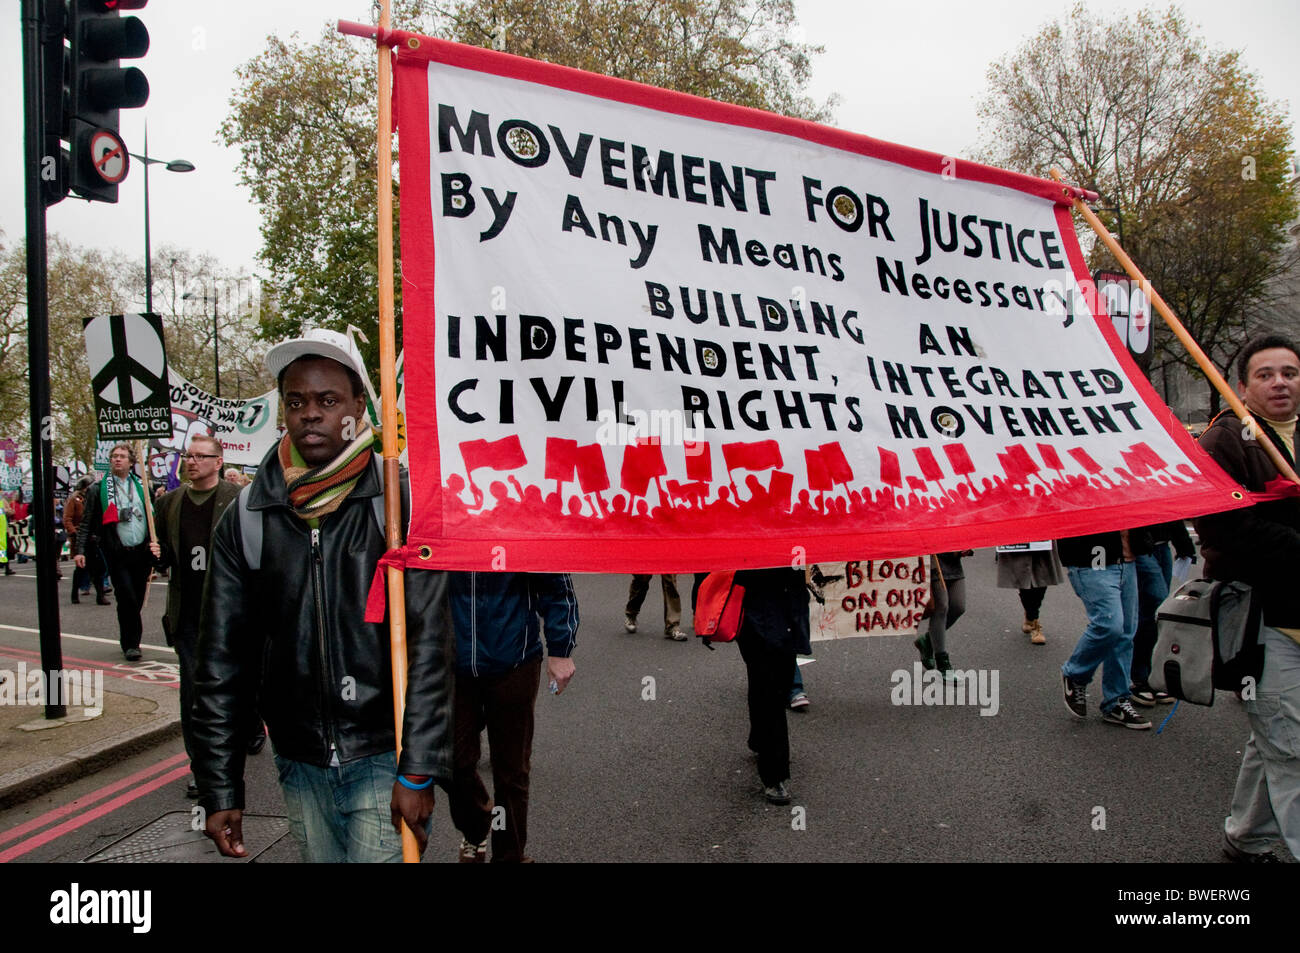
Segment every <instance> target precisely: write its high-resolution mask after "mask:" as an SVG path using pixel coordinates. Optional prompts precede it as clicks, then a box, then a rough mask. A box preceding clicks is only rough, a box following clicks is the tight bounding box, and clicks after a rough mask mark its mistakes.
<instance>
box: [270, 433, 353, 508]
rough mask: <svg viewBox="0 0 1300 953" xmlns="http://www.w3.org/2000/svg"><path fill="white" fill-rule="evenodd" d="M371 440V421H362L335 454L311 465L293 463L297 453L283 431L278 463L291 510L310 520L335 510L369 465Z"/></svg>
mask: <svg viewBox="0 0 1300 953" xmlns="http://www.w3.org/2000/svg"><path fill="white" fill-rule="evenodd" d="M374 441H375V433H374V431H373V430H371V429H370V424H369V423H368V422H363V423H362V427H361V430H360V431H359V432H358V433H357V436H356V438H355V439H353V441H352V442H351V443H349V444H348V445H347V446H345V447H344V448H343V449H342V451H340V452H339V455H338V456H337V457H335V458H334V459H333V460H331V461H330V462H329V463H326V464H324V465H322V466H319V467H315V468H313V467H307V466H302V465H300V464H296V463H295V461H294V458H295V457H297V454H296V453H295V452H294V451H293V447H292V444H290V442H289V435H288V434H285V435H284V438H283V439H282V440H281V441H280V451H279V453H280V466H281V467H282V468H283V469H284V482H285V487H286V488H287V489H288V492H289V504H290V505H291V506H292V507H293V511H294V513H295V514H296V515H297V516H299V517H300V518H302V519H305V520H311V519H319V518H320V517H322V516H325V515H326V514H328V513H333V512H334V511H335V510H336V509H338V508H339V505H340V504H341V503H342V502H343V501H344V500H345V499H346V498H347V495H348V494H349V493H351V492H352V488H353V487H354V486H356V485H357V480H359V479H360V478H361V474H362V473H364V472H365V470H366V467H368V466H370V458H371V456H372V455H373V450H372V447H373V445H374ZM298 459H299V460H301V459H302V458H301V457H298Z"/></svg>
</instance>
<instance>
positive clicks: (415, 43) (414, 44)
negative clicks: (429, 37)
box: [406, 36, 420, 50]
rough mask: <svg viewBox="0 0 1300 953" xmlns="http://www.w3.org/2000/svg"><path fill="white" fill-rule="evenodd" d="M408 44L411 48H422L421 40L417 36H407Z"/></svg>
mask: <svg viewBox="0 0 1300 953" xmlns="http://www.w3.org/2000/svg"><path fill="white" fill-rule="evenodd" d="M406 45H407V46H409V47H410V48H411V49H413V50H418V49H419V48H420V41H419V39H418V38H417V37H414V36H411V37H407V38H406Z"/></svg>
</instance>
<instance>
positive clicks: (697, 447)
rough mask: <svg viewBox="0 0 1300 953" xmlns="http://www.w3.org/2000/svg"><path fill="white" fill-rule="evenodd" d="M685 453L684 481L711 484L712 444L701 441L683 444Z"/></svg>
mask: <svg viewBox="0 0 1300 953" xmlns="http://www.w3.org/2000/svg"><path fill="white" fill-rule="evenodd" d="M682 448H683V449H684V450H685V452H686V479H688V480H696V481H702V482H704V483H711V482H712V481H713V450H712V449H711V448H712V444H710V443H708V441H705V440H701V441H698V442H696V443H690V442H687V443H683V444H682Z"/></svg>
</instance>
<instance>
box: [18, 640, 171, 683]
mask: <svg viewBox="0 0 1300 953" xmlns="http://www.w3.org/2000/svg"><path fill="white" fill-rule="evenodd" d="M0 655H10V656H13V657H14V658H17V659H18V660H19V661H27V662H39V661H40V660H41V654H40V652H37V651H35V650H33V649H20V648H17V647H16V646H12V645H0ZM63 661H64V662H65V663H66V662H77V663H78V664H80V665H87V666H90V667H91V668H97V669H99V670H100V671H102V672H103V673H104V674H105V675H112V676H113V677H114V678H125V679H130V680H131V681H133V682H140V683H141V684H144V685H168V686H170V687H172V688H180V680H179V677H178V678H177V680H175V681H173V680H171V679H162V678H131V675H132V672H133V671H139V672H145V671H149V669H134V670H133V669H122V668H115V667H113V666H114V665H116V664H118V663H109V662H103V661H99V660H96V659H88V658H78V657H77V656H75V655H65V656H63ZM121 664H127V663H121Z"/></svg>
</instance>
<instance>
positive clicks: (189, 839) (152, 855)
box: [84, 811, 289, 864]
mask: <svg viewBox="0 0 1300 953" xmlns="http://www.w3.org/2000/svg"><path fill="white" fill-rule="evenodd" d="M193 819H194V815H193V814H192V813H191V812H190V811H169V812H168V813H166V814H164V815H163V816H162V817H159V818H156V819H155V820H152V821H150V822H149V823H148V824H146V825H144V827H141V828H140V829H139V830H136V831H133V832H132V833H130V834H127V835H126V836H125V837H123V838H121V839H120V840H117V841H114V842H113V843H112V844H109V845H108V846H107V847H105V848H103V849H101V850H97V851H95V853H93V854H91V855H90V856H89V857H87V858H86V859H85V861H84V862H85V863H87V864H212V863H247V862H248V861H250V860H253V859H255V858H257V857H258V856H260V855H261V854H262V853H263V852H264V851H265V850H266V849H267V848H268V847H270V846H271V845H272V844H274V843H275V842H276V841H278V840H279V839H280V838H281V837H283V836H284V835H285V834H287V833H289V819H288V818H287V817H284V816H282V815H279V814H245V815H244V847H246V848H247V849H248V856H247V857H244V858H241V859H240V860H238V861H236V860H235V859H234V858H231V857H222V856H221V855H220V854H218V853H217V847H216V845H215V844H213V843H212V841H210V840H208V838H206V837H204V836H203V832H202V831H196V830H194V829H193V828H192V826H191V825H192V822H193Z"/></svg>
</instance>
